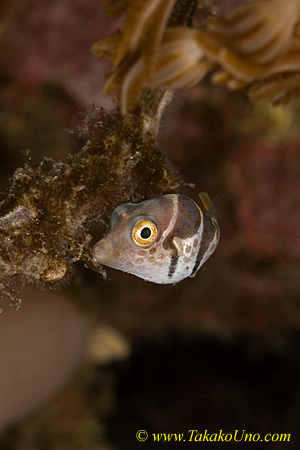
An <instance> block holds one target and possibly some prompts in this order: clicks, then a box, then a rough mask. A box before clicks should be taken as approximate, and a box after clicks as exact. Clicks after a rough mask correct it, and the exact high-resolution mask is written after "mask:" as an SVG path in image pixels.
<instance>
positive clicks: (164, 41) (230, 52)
mask: <svg viewBox="0 0 300 450" xmlns="http://www.w3.org/2000/svg"><path fill="white" fill-rule="evenodd" d="M174 3H175V0H152V1H151V2H148V1H142V0H132V2H130V3H129V2H128V0H111V1H110V3H108V2H107V4H110V6H111V8H112V10H114V11H119V13H120V12H122V13H124V12H125V9H126V7H127V17H126V20H125V26H124V29H123V31H122V32H120V33H119V34H118V35H114V36H112V37H110V38H108V39H106V40H104V41H100V42H98V43H96V44H95V45H94V48H93V51H94V53H95V54H96V55H97V56H99V57H101V56H105V57H106V58H108V59H109V60H110V61H111V62H112V63H113V65H114V69H113V70H112V71H111V72H110V74H109V76H108V80H107V83H106V85H105V88H104V91H105V93H109V92H111V91H112V90H113V89H115V88H117V89H118V91H119V95H120V101H121V110H122V113H123V114H125V113H126V112H127V111H130V110H131V109H132V108H133V107H134V106H135V105H136V103H137V102H138V99H139V96H140V92H141V91H142V89H143V88H144V87H150V88H152V89H170V90H180V89H187V88H189V87H191V86H193V85H195V84H197V83H198V82H199V81H201V79H202V78H203V76H204V75H205V74H206V73H207V72H209V71H211V70H213V69H214V73H213V75H212V82H213V83H215V84H224V85H226V86H227V87H228V88H230V89H233V90H238V89H242V88H248V89H249V87H251V90H250V91H249V95H250V97H251V98H253V99H254V98H260V97H262V96H266V97H267V98H268V99H269V100H270V101H271V102H273V103H278V102H279V101H280V99H282V100H284V99H287V98H288V97H289V96H290V95H291V94H292V92H293V91H296V90H298V85H297V80H298V77H297V74H298V73H299V71H300V0H289V2H288V5H287V2H286V1H285V0H264V1H258V2H253V3H249V4H243V5H238V6H237V7H236V8H234V9H233V10H232V12H231V13H230V14H229V15H228V16H227V17H216V18H212V19H210V20H209V21H208V24H207V28H206V29H205V30H195V29H191V28H183V27H176V28H167V29H166V30H165V27H166V24H167V20H168V17H169V15H170V13H171V10H172V8H173V6H174Z"/></svg>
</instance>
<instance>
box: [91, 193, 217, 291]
mask: <svg viewBox="0 0 300 450" xmlns="http://www.w3.org/2000/svg"><path fill="white" fill-rule="evenodd" d="M110 224H111V228H110V230H109V232H108V234H107V235H106V236H104V237H103V238H102V239H101V240H100V241H99V242H97V243H96V244H95V245H94V248H93V259H94V261H95V262H96V263H100V264H103V265H105V266H108V267H113V268H114V269H118V270H122V271H123V272H127V273H130V274H133V275H135V276H137V277H139V278H143V279H144V280H147V281H151V282H153V283H158V284H175V283H178V282H179V281H181V280H183V279H184V278H187V277H192V276H194V275H195V274H196V272H197V271H198V270H199V269H200V267H201V266H202V265H203V264H204V263H205V261H206V260H207V259H208V258H209V257H210V256H211V255H212V253H213V252H214V251H215V249H216V246H217V244H218V242H219V238H220V230H219V226H218V223H217V221H216V219H215V217H214V215H213V214H210V213H209V211H203V210H202V209H200V207H199V206H198V205H197V204H196V203H195V202H194V201H193V200H192V199H191V198H189V197H187V196H185V195H182V194H168V195H164V196H162V197H158V198H153V199H151V200H146V201H144V202H141V203H137V204H133V203H124V204H122V205H120V206H118V207H117V208H116V209H115V210H114V211H113V213H112V216H111V221H110Z"/></svg>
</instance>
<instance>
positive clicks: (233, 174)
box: [228, 141, 300, 258]
mask: <svg viewBox="0 0 300 450" xmlns="http://www.w3.org/2000/svg"><path fill="white" fill-rule="evenodd" d="M228 178H229V182H230V184H231V186H232V189H233V190H234V192H235V195H236V196H237V200H238V206H237V218H238V221H239V223H240V225H241V229H242V233H243V235H244V238H245V243H246V247H247V248H248V251H250V252H253V253H254V254H255V255H257V256H260V257H279V256H281V255H285V256H286V257H288V258H299V257H300V231H299V218H300V203H299V199H300V183H299V180H300V163H299V142H297V141H296V142H289V143H283V144H282V145H279V146H278V147H277V148H276V147H272V146H268V145H263V144H256V145H255V144H253V145H249V146H248V147H246V148H239V149H238V151H237V152H236V155H235V156H234V157H233V158H232V160H231V164H230V166H229V171H228Z"/></svg>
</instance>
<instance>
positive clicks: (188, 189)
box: [0, 0, 300, 450]
mask: <svg viewBox="0 0 300 450" xmlns="http://www.w3.org/2000/svg"><path fill="white" fill-rule="evenodd" d="M216 3H218V6H219V7H221V8H223V9H224V10H228V9H230V7H231V6H232V5H233V4H236V3H237V2H236V1H235V2H233V1H232V2H230V1H229V0H227V1H226V2H225V1H223V2H222V0H219V1H218V2H216ZM100 7H101V1H100V0H86V1H84V2H82V1H81V0H2V2H1V4H0V11H1V22H0V33H1V34H0V67H1V70H0V107H1V109H0V158H1V165H0V176H1V178H0V190H1V193H0V195H1V199H4V198H5V195H6V192H7V189H8V187H9V180H10V177H11V176H12V174H13V172H14V170H15V169H16V168H18V167H20V166H22V165H24V164H25V163H30V164H32V165H38V163H39V162H40V161H41V160H42V158H43V157H48V158H54V159H64V158H65V157H66V156H67V155H68V154H69V153H72V152H76V151H78V150H79V149H80V146H81V145H82V143H81V142H79V140H78V139H77V138H76V135H75V134H72V133H71V132H70V130H74V129H75V128H76V126H77V125H78V123H80V120H82V117H83V112H84V111H86V110H87V109H88V108H90V107H91V105H92V104H95V105H102V106H103V107H105V108H108V109H111V108H113V107H114V104H113V102H112V100H111V99H110V98H108V97H103V96H102V94H101V89H102V86H103V83H104V73H105V70H106V69H107V67H108V65H107V63H106V62H104V61H101V60H97V59H96V58H94V57H93V56H92V55H91V53H90V47H91V45H92V44H93V43H94V42H95V41H97V40H99V39H101V38H104V37H105V36H107V35H108V34H110V33H111V32H112V30H113V29H116V27H117V25H118V24H117V22H112V21H110V20H108V19H107V18H106V17H105V16H104V15H103V13H102V12H101V8H100ZM299 121H300V102H299V100H297V99H294V100H293V101H291V102H290V103H289V104H288V105H285V106H281V107H276V108H274V107H271V106H270V105H268V104H266V103H264V102H259V103H257V104H252V103H250V102H249V100H248V99H247V98H246V97H245V96H244V95H243V93H233V92H229V91H228V90H226V89H225V88H221V87H216V86H212V85H211V84H210V82H209V80H208V79H205V80H204V81H203V82H202V83H201V84H199V85H198V86H196V87H195V88H193V89H190V90H188V91H186V92H182V93H179V94H176V95H175V98H174V100H173V102H172V103H171V105H170V106H169V107H168V109H167V111H166V114H165V118H164V120H163V124H162V127H161V133H160V148H161V149H162V151H163V152H164V153H165V155H166V157H167V158H168V159H169V160H170V161H171V162H172V163H173V164H174V165H175V166H176V167H178V169H179V171H180V172H181V174H182V175H183V177H184V180H185V182H186V183H187V185H186V186H183V187H182V188H181V189H180V192H184V193H186V194H188V195H190V196H192V197H193V198H195V199H196V198H197V193H198V192H200V191H206V192H208V193H209V195H210V197H211V198H212V199H213V202H214V204H215V208H216V216H217V218H218V222H219V224H220V228H221V240H220V243H219V246H218V248H217V251H216V253H215V254H214V255H213V256H212V258H211V259H210V260H209V261H208V262H207V263H206V264H205V265H204V267H203V268H202V269H201V270H200V271H199V273H198V274H197V276H196V278H194V279H187V280H184V281H183V282H181V283H180V284H178V285H176V286H159V285H152V284H151V283H147V282H145V281H143V280H140V279H138V278H135V277H133V276H131V275H127V274H124V273H121V272H117V271H115V270H113V269H108V270H107V274H108V277H109V279H108V280H104V279H102V278H101V276H100V275H98V274H95V273H93V272H91V271H88V270H87V269H85V268H84V267H82V266H81V265H80V264H78V266H77V267H76V271H75V273H74V274H73V277H72V279H71V280H70V283H68V284H67V285H66V286H62V287H61V289H60V290H59V291H56V292H55V293H52V294H51V295H53V296H55V298H56V299H57V301H52V302H51V300H49V301H48V303H47V301H46V300H45V298H44V296H45V295H46V294H43V293H39V292H34V293H30V300H29V304H30V308H31V309H30V311H31V312H32V314H35V316H34V317H35V318H36V319H35V321H33V322H39V321H40V320H44V321H45V324H46V323H48V324H49V320H50V319H49V314H48V310H47V308H49V309H51V308H55V311H56V315H54V316H53V323H57V321H58V318H60V319H61V320H60V322H61V323H60V325H59V326H60V327H61V328H60V330H61V336H62V337H61V341H60V340H59V341H58V342H57V341H56V342H55V351H54V354H57V353H58V352H59V351H61V352H62V355H61V358H60V359H58V358H57V359H55V358H54V359H53V364H52V369H47V371H49V370H53V372H55V373H57V372H59V371H60V370H62V369H61V365H62V363H61V360H64V359H65V357H64V355H67V354H69V353H70V352H74V351H75V350H74V349H75V348H76V349H77V348H80V349H81V350H80V352H79V353H78V356H76V358H75V360H76V363H74V362H72V363H70V368H69V369H68V370H66V371H65V372H64V375H62V380H61V381H59V382H57V385H55V386H54V387H53V389H49V394H47V395H46V394H45V400H43V401H42V400H41V401H40V402H39V401H33V404H32V405H30V406H28V411H27V409H26V408H25V410H24V412H22V413H20V412H19V410H18V408H20V409H22V408H21V405H18V402H17V401H16V402H15V406H14V408H15V410H14V411H15V412H12V413H10V414H11V415H10V417H9V420H8V419H7V418H6V417H5V414H6V412H5V411H8V410H9V409H10V406H9V403H10V399H11V397H12V396H13V394H11V396H10V395H9V396H7V398H5V400H4V397H2V399H1V398H0V402H1V401H2V402H4V403H5V404H6V403H7V409H6V407H4V408H3V409H4V412H3V415H4V418H3V421H2V419H1V421H0V425H1V423H2V422H3V425H2V434H1V437H0V449H1V450H15V449H18V450H25V449H26V450H27V449H28V450H29V449H30V450H35V449H36V450H39V449H43V450H44V449H51V450H52V449H55V450H58V449H66V450H68V449H72V450H73V449H87V448H88V449H90V450H93V449H98V450H103V449H104V450H106V449H120V450H123V449H130V450H134V449H136V448H144V449H147V448H149V449H150V448H156V445H159V444H155V443H153V442H151V441H150V439H149V440H148V441H147V442H144V443H140V442H138V441H137V439H136V437H135V434H136V432H137V431H138V430H140V429H142V430H146V431H147V432H148V433H149V434H151V433H184V432H186V433H187V432H188V430H190V429H197V430H199V432H201V431H202V432H204V430H205V429H207V430H208V432H209V433H218V432H219V431H220V430H221V429H222V430H223V432H225V433H233V432H234V430H237V429H238V430H246V432H248V433H253V434H255V433H259V434H260V435H261V436H264V434H266V433H279V434H280V433H290V434H291V441H290V442H287V443H285V444H282V443H280V442H268V443H267V442H257V443H256V444H255V445H256V446H257V447H258V448H263V449H269V448H270V449H273V450H277V449H283V448H287V449H290V448H291V449H298V448H300V443H299V442H300V435H299V434H300V433H299V429H300V386H299V378H300V357H299V344H298V342H299V336H300V332H299V325H300V277H299V269H300V158H299V155H300V137H299V134H300V133H299ZM192 185H193V186H192ZM116 206H117V205H116ZM27 295H28V294H27ZM39 297H41V299H44V300H43V301H44V303H45V302H46V303H47V308H46V313H45V314H44V315H43V314H42V313H40V312H39V311H38V310H36V309H35V306H34V304H35V301H34V300H33V299H37V298H39ZM59 298H61V299H62V302H67V303H68V305H69V308H70V310H72V314H73V312H74V311H76V312H74V314H76V321H74V323H72V324H71V325H70V330H71V329H72V330H73V329H74V327H75V329H76V330H77V328H76V327H78V330H80V336H81V337H80V339H79V340H80V343H78V341H77V340H76V339H75V338H74V340H73V341H72V342H71V343H70V347H66V346H63V345H60V342H62V341H63V340H64V332H65V334H68V333H69V329H68V328H67V326H66V322H65V320H66V319H65V318H66V317H69V314H70V313H69V310H68V309H67V310H66V312H64V311H60V307H59V306H58V305H59ZM1 306H2V308H3V313H2V315H0V341H1V344H0V356H1V360H0V364H1V365H0V367H1V372H2V373H3V375H2V380H1V376H0V397H1V395H3V394H1V392H2V391H1V384H2V385H5V383H6V381H7V378H9V380H11V385H10V389H11V392H12V393H13V392H16V391H15V389H16V388H17V381H16V380H14V377H13V375H14V374H16V373H17V372H18V371H21V372H22V370H25V369H24V365H23V362H22V364H21V362H20V361H21V360H20V359H18V357H16V359H14V348H15V347H18V345H19V348H21V349H22V353H23V351H26V352H28V356H27V353H26V355H25V356H26V358H25V359H27V361H31V359H30V358H31V355H32V353H34V352H35V351H36V350H35V349H36V347H35V344H36V342H37V341H39V340H40V337H39V336H40V335H39V333H41V332H42V333H43V329H42V330H37V331H36V334H34V333H33V335H32V337H30V339H29V338H28V339H29V340H28V342H26V348H25V349H24V340H23V338H22V336H24V333H25V334H26V328H29V327H30V328H31V326H29V322H27V319H26V317H25V318H24V320H23V319H18V320H19V322H18V328H17V329H16V330H18V333H17V335H18V336H19V337H20V339H19V341H18V339H17V343H15V344H14V347H13V346H11V341H10V339H11V337H10V336H9V335H8V334H5V333H6V331H3V330H5V326H4V325H3V323H4V321H6V320H7V321H10V322H9V324H11V326H10V327H8V328H9V329H10V332H11V330H12V329H13V328H14V325H13V324H14V323H15V322H14V321H15V318H14V315H18V314H19V312H15V311H10V312H9V314H6V311H5V309H9V306H8V305H7V304H3V305H1ZM26 307H27V306H26V302H25V304H24V309H26ZM35 311H36V312H35ZM12 312H13V313H14V314H12ZM24 316H25V315H24ZM41 317H43V319H41ZM77 317H78V320H77ZM1 322H2V324H1ZM75 322H76V323H75ZM50 325H51V324H49V327H48V328H49V329H48V328H47V329H45V334H46V335H47V337H48V336H49V338H50V337H51V333H52V331H51V330H52V329H53V333H55V328H53V327H51V326H50ZM57 326H58V325H57ZM6 328H7V327H6ZM83 329H84V330H85V331H82V330H83ZM64 330H65V331H64ZM1 333H2V334H1ZM7 333H8V332H7ZM22 333H23V334H22ZM75 334H76V333H75ZM76 335H77V336H78V334H76ZM53 345H54V344H53ZM45 348H46V347H45ZM64 352H65V353H64ZM6 354H8V355H9V357H7V356H6ZM43 355H44V356H45V357H50V356H49V355H48V353H46V352H44V351H42V350H41V355H40V358H43ZM7 358H8V359H7ZM12 359H13V360H14V365H12V366H10V365H9V364H10V363H9V362H8V360H9V361H11V360H12ZM34 364H36V366H40V365H41V359H40V360H38V361H35V362H32V363H31V364H30V366H31V370H32V371H33V372H34V370H35V369H34V368H35V366H34ZM5 366H7V367H13V369H12V373H11V372H9V371H5V370H3V368H4V367H5ZM45 370H46V369H45ZM3 377H6V378H5V379H4V378H3ZM50 378H51V377H50ZM26 383H27V384H26ZM49 383H50V381H49ZM32 384H33V381H31V379H30V377H28V379H27V381H26V382H25V381H24V383H23V385H22V387H21V390H22V389H23V390H24V391H26V393H27V394H28V392H29V393H30V396H31V395H32V396H34V395H36V396H38V397H39V398H41V397H44V394H43V392H44V390H45V389H46V385H47V383H46V382H45V374H44V373H43V372H42V371H41V373H40V374H39V375H38V376H37V377H36V379H35V381H34V386H33V387H34V389H33V391H34V393H32V394H31V391H30V389H31V388H32ZM28 385H30V386H29V387H28ZM37 385H39V390H38V391H37V392H36V391H35V387H36V386H37ZM50 391H51V392H50ZM22 392H23V391H22ZM18 395H19V398H20V402H21V400H22V398H23V397H22V395H23V394H22V393H20V394H18ZM28 401H29V400H28ZM21 403H22V402H21ZM22 411H23V409H22ZM161 445H163V444H161ZM167 445H168V448H170V449H173V448H174V449H179V448H180V449H184V448H193V446H196V445H197V443H191V442H189V443H188V442H187V443H186V444H183V443H181V444H179V443H176V442H173V443H172V442H170V443H168V444H167ZM198 445H199V443H198ZM221 445H224V444H222V443H209V444H207V446H209V447H210V448H216V447H217V446H221ZM235 445H238V446H239V448H244V447H245V446H247V448H250V445H252V444H248V443H239V444H235Z"/></svg>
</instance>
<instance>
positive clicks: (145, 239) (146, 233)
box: [132, 220, 157, 245]
mask: <svg viewBox="0 0 300 450" xmlns="http://www.w3.org/2000/svg"><path fill="white" fill-rule="evenodd" d="M156 236H157V226H156V225H155V223H153V222H150V221H149V220H142V221H140V222H138V223H137V224H136V225H135V227H134V228H133V231H132V239H133V240H134V242H135V243H136V244H138V245H149V244H152V242H153V241H154V240H155V238H156Z"/></svg>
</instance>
